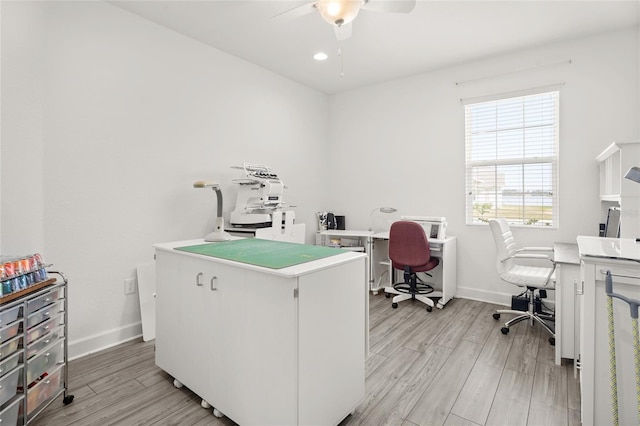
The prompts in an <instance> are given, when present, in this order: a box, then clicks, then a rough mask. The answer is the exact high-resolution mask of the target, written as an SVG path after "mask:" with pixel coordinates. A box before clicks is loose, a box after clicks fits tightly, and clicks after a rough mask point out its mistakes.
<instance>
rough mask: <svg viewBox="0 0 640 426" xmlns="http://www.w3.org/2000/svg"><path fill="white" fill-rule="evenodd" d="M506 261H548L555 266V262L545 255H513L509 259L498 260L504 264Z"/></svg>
mask: <svg viewBox="0 0 640 426" xmlns="http://www.w3.org/2000/svg"><path fill="white" fill-rule="evenodd" d="M508 259H534V260H548V261H549V262H551V263H552V264H553V265H555V264H556V262H555V261H554V260H553V258H552V257H549V256H547V255H546V254H533V253H531V254H526V253H518V254H514V255H513V256H509V257H505V258H504V259H500V262H504V261H506V260H508Z"/></svg>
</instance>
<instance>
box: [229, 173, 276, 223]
mask: <svg viewBox="0 0 640 426" xmlns="http://www.w3.org/2000/svg"><path fill="white" fill-rule="evenodd" d="M232 168H234V169H241V170H243V171H244V174H245V177H244V178H241V179H234V180H233V182H235V183H237V184H239V188H238V196H237V198H236V206H235V208H234V210H233V211H232V212H231V215H230V217H229V223H230V224H231V226H235V227H247V228H262V227H267V226H271V222H272V214H273V212H275V211H278V210H280V209H281V208H282V204H283V201H282V193H283V192H284V188H285V186H284V183H282V180H280V178H279V177H278V175H277V174H276V172H275V171H274V170H272V169H270V168H269V167H267V166H262V165H258V164H248V163H243V164H242V166H232Z"/></svg>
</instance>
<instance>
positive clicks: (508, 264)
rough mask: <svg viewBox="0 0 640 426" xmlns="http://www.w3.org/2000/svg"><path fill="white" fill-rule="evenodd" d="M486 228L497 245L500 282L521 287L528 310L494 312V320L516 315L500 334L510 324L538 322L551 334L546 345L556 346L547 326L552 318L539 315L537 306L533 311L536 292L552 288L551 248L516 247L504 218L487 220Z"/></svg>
mask: <svg viewBox="0 0 640 426" xmlns="http://www.w3.org/2000/svg"><path fill="white" fill-rule="evenodd" d="M489 226H490V227H491V232H492V233H493V238H494V240H495V243H496V249H497V256H498V258H497V261H496V267H497V270H498V275H499V276H500V279H502V280H503V281H506V282H508V283H509V284H513V285H516V286H518V287H522V288H524V289H525V291H524V293H523V294H526V295H527V299H528V309H527V310H526V311H522V310H515V309H498V310H496V313H495V314H493V318H494V319H496V320H498V319H500V315H501V314H515V315H517V316H516V317H515V318H513V319H511V320H509V321H507V322H506V323H505V324H504V327H502V329H501V330H500V331H502V334H507V333H509V328H510V327H511V326H512V325H514V324H517V323H519V322H521V321H524V320H528V321H529V324H530V325H531V326H533V324H534V323H535V322H537V323H539V324H540V325H541V326H542V327H543V328H544V329H545V330H546V331H547V332H549V334H551V337H550V338H549V343H551V344H552V345H555V333H554V330H553V329H552V328H551V327H550V326H549V324H548V323H547V322H553V321H554V315H553V314H546V313H542V312H541V310H542V309H540V307H541V306H540V305H538V309H536V302H537V300H536V295H535V292H536V290H538V291H540V290H547V289H548V290H553V289H554V278H553V275H554V272H555V269H556V265H555V262H554V260H553V248H551V247H522V248H518V247H517V245H516V243H515V241H514V239H513V234H512V233H511V229H510V228H509V224H508V223H507V221H506V220H504V219H495V220H490V221H489ZM544 252H551V256H549V255H548V254H543V253H544ZM523 260H526V261H527V262H528V263H529V264H523V262H522V261H523ZM532 260H534V261H540V262H543V264H544V266H531V265H530V263H531V261H532ZM534 263H537V262H534ZM538 303H541V302H538ZM512 308H513V303H512ZM554 328H555V327H554Z"/></svg>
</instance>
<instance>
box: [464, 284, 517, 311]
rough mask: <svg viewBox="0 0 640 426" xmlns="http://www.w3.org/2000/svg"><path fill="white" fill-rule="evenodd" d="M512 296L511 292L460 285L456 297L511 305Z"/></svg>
mask: <svg viewBox="0 0 640 426" xmlns="http://www.w3.org/2000/svg"><path fill="white" fill-rule="evenodd" d="M511 296H512V294H511V293H497V292H495V291H487V290H482V289H477V288H472V287H460V286H458V288H457V289H456V297H459V298H461V299H471V300H477V301H479V302H486V303H495V304H496V305H503V306H511Z"/></svg>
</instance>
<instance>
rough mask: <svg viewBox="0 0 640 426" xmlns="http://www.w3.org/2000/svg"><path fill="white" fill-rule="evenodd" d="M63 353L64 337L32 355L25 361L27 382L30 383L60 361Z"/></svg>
mask: <svg viewBox="0 0 640 426" xmlns="http://www.w3.org/2000/svg"><path fill="white" fill-rule="evenodd" d="M63 354H64V338H62V339H60V340H58V341H57V342H55V343H54V344H52V345H50V346H48V347H47V348H45V349H44V350H43V351H42V352H41V353H40V354H39V355H36V356H34V357H33V358H31V359H30V360H29V362H28V363H27V383H28V384H31V383H32V382H33V381H34V380H36V379H37V378H38V377H40V376H42V374H44V373H45V372H47V371H50V370H52V369H53V367H54V366H55V365H56V364H58V363H59V362H62V355H63Z"/></svg>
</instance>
